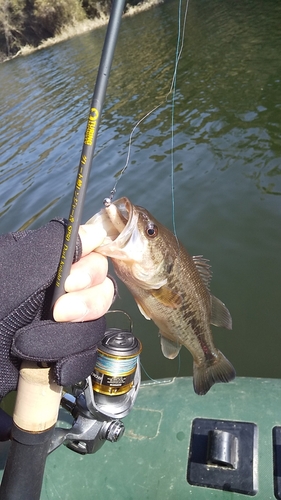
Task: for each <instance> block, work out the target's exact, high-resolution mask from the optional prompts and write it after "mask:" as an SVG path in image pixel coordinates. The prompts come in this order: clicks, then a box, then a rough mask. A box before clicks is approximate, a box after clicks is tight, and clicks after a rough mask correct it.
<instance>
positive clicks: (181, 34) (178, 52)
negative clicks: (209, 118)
mask: <svg viewBox="0 0 281 500" xmlns="http://www.w3.org/2000/svg"><path fill="white" fill-rule="evenodd" d="M188 5H189V0H187V1H186V4H185V11H184V18H183V26H181V12H182V0H179V7H178V37H177V44H176V56H175V65H174V71H173V76H172V81H171V85H170V89H169V91H168V93H167V95H166V98H165V101H166V102H167V101H168V98H169V96H170V94H172V119H171V129H172V131H171V151H172V153H171V191H172V224H173V231H174V234H175V236H176V223H175V196H174V112H175V94H176V77H177V71H178V65H179V61H180V58H181V55H182V51H183V47H184V36H185V29H186V21H187V12H188ZM163 104H164V101H163V102H161V103H160V104H158V105H157V106H154V107H153V108H152V109H151V110H150V111H148V112H147V113H146V114H145V115H144V116H143V117H142V118H141V119H140V120H138V121H137V123H136V124H135V125H134V127H133V129H132V131H131V134H130V136H129V142H128V153H127V157H126V162H125V165H124V167H123V168H122V169H121V171H120V172H119V174H118V175H117V179H116V181H115V184H114V186H113V188H112V190H111V192H110V196H109V200H110V202H111V201H112V200H113V197H114V195H115V194H116V191H117V184H118V183H119V181H120V179H121V177H122V176H123V174H124V173H125V171H126V170H127V168H128V166H129V162H130V157H131V148H132V142H133V136H134V133H135V130H136V129H137V128H138V126H139V125H140V124H141V123H142V122H143V121H144V120H145V119H146V118H148V117H149V116H150V115H151V114H152V113H154V112H155V111H156V110H157V109H159V108H160V107H161V106H163Z"/></svg>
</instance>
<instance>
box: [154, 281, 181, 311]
mask: <svg viewBox="0 0 281 500" xmlns="http://www.w3.org/2000/svg"><path fill="white" fill-rule="evenodd" d="M150 293H151V294H152V295H153V297H154V298H155V299H157V300H159V302H161V303H162V304H164V305H165V306H168V307H171V308H172V309H176V308H177V307H179V306H180V305H181V303H182V299H181V296H180V295H179V294H177V293H175V292H173V290H171V289H170V288H168V287H166V286H161V288H159V289H154V290H151V292H150Z"/></svg>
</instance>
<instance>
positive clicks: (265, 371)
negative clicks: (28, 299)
mask: <svg viewBox="0 0 281 500" xmlns="http://www.w3.org/2000/svg"><path fill="white" fill-rule="evenodd" d="M280 11H281V4H280V3H279V2H274V1H273V0H270V1H269V2H263V1H262V0H257V1H256V0H255V1H254V0H247V1H244V0H243V1H242V0H239V1H236V2H233V1H232V0H226V1H225V2H220V1H219V0H213V2H204V1H203V0H198V1H192V0H191V2H190V6H189V13H188V20H187V30H186V37H185V46H184V51H183V54H182V57H181V60H180V64H179V70H178V75H177V90H176V95H175V110H174V112H175V118H174V120H175V125H174V130H173V132H174V157H173V159H174V181H175V191H174V194H175V218H176V229H177V234H178V237H179V238H180V239H181V240H182V241H183V243H184V244H185V245H186V247H187V249H188V250H189V251H190V253H193V254H201V253H202V254H204V256H205V257H206V258H210V260H211V263H212V266H213V280H212V291H213V293H214V294H215V295H217V296H218V297H219V298H221V299H222V300H223V301H224V302H226V304H227V306H228V307H229V309H230V311H231V313H232V316H233V325H234V327H233V332H232V333H231V332H224V331H223V330H220V329H214V338H215V344H216V345H218V347H220V348H221V350H222V351H223V352H224V354H225V355H226V356H227V357H228V358H229V359H230V360H231V361H232V362H233V364H234V365H235V367H236V369H237V373H238V374H239V375H259V376H274V377H277V376H280V369H279V356H278V354H279V352H278V351H279V346H280V340H279V323H280V321H281V317H280V315H281V313H280V282H281V270H280V263H279V255H280V236H279V231H280V230H279V228H280V197H279V195H280V193H281V175H280V174H281V167H280V157H281V140H280V137H281V125H280V109H281V98H280V78H281V76H280V75H281V60H280V53H281V38H280V32H279V19H280V13H281V12H280ZM177 15H178V1H177V0H167V1H165V2H164V4H162V5H159V6H157V7H154V8H152V9H151V10H150V11H147V12H142V13H140V14H138V15H137V16H135V17H129V18H125V19H123V22H122V25H121V32H120V36H119V40H118V45H117V48H116V53H115V58H114V62H113V68H112V72H111V76H110V82H109V88H108V93H107V99H106V104H105V109H104V113H103V117H102V123H101V127H100V131H99V137H98V141H97V149H96V155H95V159H94V164H93V169H92V172H91V176H90V183H89V189H88V194H87V199H86V204H85V209H84V220H87V219H88V218H89V217H90V216H91V215H92V214H93V213H94V212H96V211H97V210H98V209H99V208H100V206H101V203H102V200H103V198H104V197H105V196H108V195H109V193H110V190H111V189H112V187H113V184H114V180H115V177H116V175H117V173H118V172H120V170H121V169H122V168H123V167H124V165H125V162H126V157H127V152H128V141H129V135H130V133H131V131H132V128H133V126H134V125H135V124H136V123H137V121H138V120H139V119H140V118H142V117H143V116H144V115H145V114H146V113H147V112H149V111H150V110H151V109H152V108H153V107H155V106H157V105H158V104H161V106H160V107H159V108H158V109H157V110H156V111H155V112H154V113H152V114H151V115H150V116H149V117H148V118H147V119H146V120H145V121H143V122H142V123H141V124H140V125H139V127H137V129H136V131H135V133H134V136H133V144H132V150H131V157H130V162H129V168H128V169H127V171H126V173H125V175H124V176H123V177H122V179H121V181H120V183H119V184H118V192H117V196H122V195H126V196H128V197H129V198H131V199H132V201H133V202H134V203H137V204H139V205H144V206H145V207H146V208H147V209H148V210H149V211H150V212H152V213H153V215H154V216H155V217H157V218H158V219H160V220H161V222H163V223H164V224H166V225H167V226H169V227H172V213H171V208H172V203H171V165H172V163H171V147H172V142H171V123H172V121H171V99H170V98H168V99H167V100H166V96H167V93H168V91H169V88H170V85H171V79H172V75H173V68H174V58H175V50H176V41H177V27H178V22H177ZM104 34H105V28H99V29H97V30H94V31H92V32H90V33H87V34H84V35H81V36H78V37H75V38H73V39H71V40H68V41H67V42H63V43H61V44H59V45H55V46H53V47H49V48H47V49H45V50H41V51H40V52H35V53H33V54H30V55H29V56H27V57H24V58H18V59H15V60H12V61H9V62H7V63H5V64H2V65H1V66H0V77H1V91H0V106H1V123H0V131H1V135H0V137H1V139H0V141H1V142H0V147H1V152H0V153H1V154H0V190H1V198H0V213H1V215H2V218H1V223H2V227H1V228H2V232H5V231H8V230H16V229H18V228H26V227H37V226H38V225H40V224H43V223H45V222H46V221H47V220H49V219H50V218H51V217H53V216H56V215H61V216H67V215H68V211H69V206H70V200H71V196H72V190H73V185H74V181H75V175H76V169H77V165H78V163H79V159H80V154H81V149H82V142H83V137H84V132H85V127H86V120H87V117H88V111H89V105H90V101H91V97H92V92H93V88H94V83H95V77H96V73H97V68H98V64H99V59H100V54H101V50H102V45H103V40H104ZM120 296H121V299H118V301H117V306H118V307H124V308H126V310H127V311H128V312H129V313H130V314H131V315H132V316H133V319H134V324H135V333H136V334H137V335H138V336H139V337H140V338H141V341H142V343H143V346H144V349H143V354H142V362H143V364H144V366H145V368H146V370H147V371H148V372H149V373H150V375H151V376H152V377H161V376H163V377H165V376H173V375H175V374H176V373H177V371H178V360H174V361H169V360H166V359H165V358H163V356H162V354H161V352H160V347H159V339H158V337H157V329H156V328H155V327H154V325H153V324H151V322H148V321H146V320H145V319H143V318H142V317H141V316H140V314H139V312H138V311H137V308H136V306H135V304H134V303H133V300H132V298H131V297H130V295H129V293H128V292H127V291H126V290H125V289H124V287H123V286H122V285H120ZM191 371H192V366H191V359H190V356H189V354H188V353H187V352H183V353H182V354H181V364H180V374H181V375H184V374H190V373H191Z"/></svg>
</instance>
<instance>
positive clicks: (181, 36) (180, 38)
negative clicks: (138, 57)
mask: <svg viewBox="0 0 281 500" xmlns="http://www.w3.org/2000/svg"><path fill="white" fill-rule="evenodd" d="M188 3H189V0H187V2H186V6H185V14H184V21H183V29H182V30H181V11H182V0H179V9H178V40H177V46H176V57H175V69H174V75H173V79H172V84H171V87H170V93H171V94H172V115H171V198H172V225H173V232H174V235H175V237H176V238H177V230H176V218H175V162H174V152H175V151H174V124H175V99H176V86H177V72H178V65H179V61H180V58H181V54H182V51H183V46H184V35H185V28H186V19H187V11H188ZM181 31H182V34H181ZM168 95H169V94H168ZM167 97H168V96H167ZM166 100H167V98H166ZM177 239H178V238H177Z"/></svg>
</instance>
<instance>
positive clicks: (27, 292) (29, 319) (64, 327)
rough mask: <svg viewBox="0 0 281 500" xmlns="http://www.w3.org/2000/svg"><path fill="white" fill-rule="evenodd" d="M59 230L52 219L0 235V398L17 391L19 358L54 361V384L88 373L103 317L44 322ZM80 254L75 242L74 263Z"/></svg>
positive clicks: (59, 243) (57, 253)
mask: <svg viewBox="0 0 281 500" xmlns="http://www.w3.org/2000/svg"><path fill="white" fill-rule="evenodd" d="M64 231H65V225H64V222H63V221H59V220H53V221H51V222H49V223H48V224H47V225H46V226H43V227H42V228H40V229H38V230H35V231H24V232H17V233H10V234H7V235H3V236H0V276H1V287H0V399H1V398H2V397H3V396H4V395H5V394H7V393H8V392H10V391H12V390H15V389H16V387H17V382H18V371H19V368H20V364H21V360H22V359H26V360H31V361H46V362H52V363H55V364H54V374H55V379H56V382H57V383H58V384H59V385H70V384H73V383H76V382H79V381H80V380H83V379H85V378H86V377H87V376H88V375H90V373H91V372H92V371H93V367H94V365H95V359H96V345H97V343H98V342H99V341H100V340H101V339H102V338H103V335H104V332H105V320H104V317H102V318H100V319H98V320H95V321H86V322H84V323H57V322H55V321H53V320H50V319H48V318H49V317H50V308H51V300H52V294H53V288H54V278H55V276H56V272H57V268H58V264H59V261H60V255H61V249H62V243H63V239H64ZM81 253H82V248H81V242H80V239H79V241H78V242H77V245H76V252H75V256H74V261H77V260H79V258H80V256H81Z"/></svg>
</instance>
